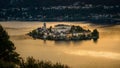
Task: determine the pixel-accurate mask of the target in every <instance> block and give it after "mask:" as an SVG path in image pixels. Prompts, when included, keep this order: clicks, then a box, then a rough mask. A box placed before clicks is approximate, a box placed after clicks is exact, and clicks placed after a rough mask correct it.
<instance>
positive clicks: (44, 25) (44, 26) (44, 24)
mask: <svg viewBox="0 0 120 68" xmlns="http://www.w3.org/2000/svg"><path fill="white" fill-rule="evenodd" d="M43 29H44V31H45V30H46V23H45V22H44V23H43Z"/></svg>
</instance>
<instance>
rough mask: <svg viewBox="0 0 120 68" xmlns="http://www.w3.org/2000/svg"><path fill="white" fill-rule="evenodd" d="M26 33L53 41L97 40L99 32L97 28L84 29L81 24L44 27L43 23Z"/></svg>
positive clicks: (36, 37)
mask: <svg viewBox="0 0 120 68" xmlns="http://www.w3.org/2000/svg"><path fill="white" fill-rule="evenodd" d="M27 35H29V36H31V37H33V38H34V39H42V40H55V41H77V40H91V39H93V40H97V39H99V32H98V30H97V29H94V30H93V31H91V30H89V29H88V30H86V29H83V28H82V27H81V26H75V25H67V24H57V25H55V26H54V27H52V26H50V27H49V28H47V27H46V23H45V22H44V23H43V26H42V27H39V28H37V29H34V30H32V31H31V32H29V33H28V34H27Z"/></svg>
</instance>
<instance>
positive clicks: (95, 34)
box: [92, 29, 99, 39]
mask: <svg viewBox="0 0 120 68" xmlns="http://www.w3.org/2000/svg"><path fill="white" fill-rule="evenodd" d="M92 36H93V38H94V39H98V38H99V32H98V30H97V29H94V30H93V32H92Z"/></svg>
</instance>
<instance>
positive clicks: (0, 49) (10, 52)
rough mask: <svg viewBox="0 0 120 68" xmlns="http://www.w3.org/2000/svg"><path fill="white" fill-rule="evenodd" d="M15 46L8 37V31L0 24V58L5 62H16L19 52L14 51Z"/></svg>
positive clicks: (18, 59)
mask: <svg viewBox="0 0 120 68" xmlns="http://www.w3.org/2000/svg"><path fill="white" fill-rule="evenodd" d="M15 49H16V48H15V46H14V44H13V42H12V41H10V39H9V35H8V33H7V32H6V31H5V30H4V29H3V27H2V26H1V25H0V60H2V61H6V62H13V63H18V62H19V61H20V57H19V54H18V53H17V52H15Z"/></svg>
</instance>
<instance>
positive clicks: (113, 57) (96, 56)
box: [0, 22, 120, 68]
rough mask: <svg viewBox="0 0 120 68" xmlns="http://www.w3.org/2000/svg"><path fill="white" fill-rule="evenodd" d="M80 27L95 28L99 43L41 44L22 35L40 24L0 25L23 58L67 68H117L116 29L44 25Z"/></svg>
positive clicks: (119, 34)
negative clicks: (57, 64)
mask: <svg viewBox="0 0 120 68" xmlns="http://www.w3.org/2000/svg"><path fill="white" fill-rule="evenodd" d="M60 23H62V24H69V25H80V26H82V27H83V28H85V29H90V30H93V29H95V28H97V29H98V30H99V32H100V39H99V40H98V41H97V42H94V41H93V40H87V41H74V42H73V41H67V42H65V41H60V42H55V41H43V40H40V39H37V40H34V39H32V38H31V37H29V36H26V35H25V34H26V33H28V32H29V31H31V30H33V29H35V28H38V27H41V26H42V24H43V23H42V22H0V24H2V25H3V27H4V28H5V29H6V31H8V33H9V35H10V37H11V40H12V41H13V42H14V44H15V46H16V50H17V52H18V53H20V55H21V56H22V57H24V58H26V57H28V56H33V57H34V58H36V59H40V60H50V61H52V62H53V63H54V62H61V63H63V64H67V65H69V66H70V67H72V68H120V25H116V26H109V27H104V26H100V25H99V26H98V25H92V24H89V23H84V22H47V27H49V26H54V25H55V24H60Z"/></svg>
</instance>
